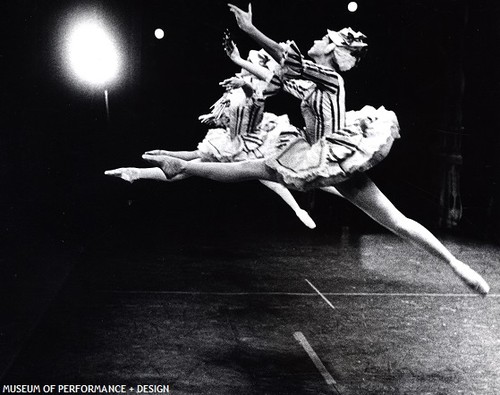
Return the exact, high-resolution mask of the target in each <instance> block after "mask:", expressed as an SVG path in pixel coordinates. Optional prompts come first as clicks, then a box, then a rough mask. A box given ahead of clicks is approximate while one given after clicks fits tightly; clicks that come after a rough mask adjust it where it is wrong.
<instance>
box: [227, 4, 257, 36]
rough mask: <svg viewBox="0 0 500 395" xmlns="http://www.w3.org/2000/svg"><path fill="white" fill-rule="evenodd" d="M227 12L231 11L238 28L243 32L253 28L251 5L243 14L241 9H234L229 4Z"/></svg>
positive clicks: (234, 7) (233, 6)
mask: <svg viewBox="0 0 500 395" xmlns="http://www.w3.org/2000/svg"><path fill="white" fill-rule="evenodd" d="M228 6H229V11H231V12H232V13H233V14H234V16H235V17H236V23H237V24H238V27H239V28H240V29H241V30H243V31H244V32H247V33H248V32H249V31H250V30H251V29H252V28H253V23H252V4H250V3H249V4H248V11H247V12H245V11H243V10H242V9H240V8H238V7H236V6H235V5H233V4H229V3H228Z"/></svg>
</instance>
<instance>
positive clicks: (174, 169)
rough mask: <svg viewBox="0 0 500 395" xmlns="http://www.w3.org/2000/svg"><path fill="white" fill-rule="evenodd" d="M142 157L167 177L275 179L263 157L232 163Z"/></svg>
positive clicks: (227, 180)
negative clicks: (185, 175)
mask: <svg viewBox="0 0 500 395" xmlns="http://www.w3.org/2000/svg"><path fill="white" fill-rule="evenodd" d="M142 157H143V159H145V160H146V161H148V162H149V163H152V164H154V165H155V166H157V167H159V168H161V169H162V170H163V172H164V173H165V175H166V177H167V178H169V179H170V178H172V177H174V176H177V175H181V174H182V175H184V174H187V175H189V176H198V177H203V178H209V179H211V180H214V181H221V182H238V181H246V180H268V181H277V178H276V176H275V174H274V173H272V172H271V171H270V170H269V169H268V168H267V167H266V165H265V160H264V159H258V160H251V161H243V162H234V163H218V162H217V163H211V162H210V163H209V162H197V161H184V160H181V159H178V158H172V157H169V156H162V155H143V156H142Z"/></svg>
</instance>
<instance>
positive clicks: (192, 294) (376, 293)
mask: <svg viewBox="0 0 500 395" xmlns="http://www.w3.org/2000/svg"><path fill="white" fill-rule="evenodd" d="M97 292H98V293H116V294H159V295H160V294H165V295H190V296H197V295H200V296H203V295H207V296H248V295H250V296H252V295H255V296H259V295H262V296H267V295H269V296H317V293H312V292H201V291H138V290H127V291H117V290H101V291H97ZM323 295H326V296H402V297H419V296H420V297H457V298H478V297H479V295H476V294H473V293H470V294H460V293H404V292H388V293H386V292H323ZM498 297H500V294H488V296H486V298H485V299H488V298H498Z"/></svg>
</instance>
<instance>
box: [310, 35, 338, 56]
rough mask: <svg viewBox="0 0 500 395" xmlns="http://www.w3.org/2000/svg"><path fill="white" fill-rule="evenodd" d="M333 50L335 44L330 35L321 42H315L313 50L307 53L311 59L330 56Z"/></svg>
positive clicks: (325, 36)
mask: <svg viewBox="0 0 500 395" xmlns="http://www.w3.org/2000/svg"><path fill="white" fill-rule="evenodd" d="M333 48H334V46H333V43H332V42H331V41H330V38H329V37H328V35H324V36H323V38H322V39H321V40H314V44H313V46H312V47H311V49H309V51H307V54H308V55H309V56H311V57H314V56H325V55H328V54H329V53H330V52H331V51H332V49H333Z"/></svg>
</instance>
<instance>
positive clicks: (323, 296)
mask: <svg viewBox="0 0 500 395" xmlns="http://www.w3.org/2000/svg"><path fill="white" fill-rule="evenodd" d="M305 280H306V282H307V283H308V284H309V285H310V286H311V288H312V289H314V290H315V291H316V293H317V294H318V295H319V296H321V297H322V298H323V300H324V301H325V302H326V303H327V304H328V306H330V307H331V308H332V309H333V310H335V306H334V305H333V304H332V303H331V302H330V301H329V300H328V299H327V298H326V297H325V295H323V294H322V293H321V292H319V289H318V288H316V287H315V286H314V285H312V283H311V282H310V281H309V280H308V279H307V278H306V279H305Z"/></svg>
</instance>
